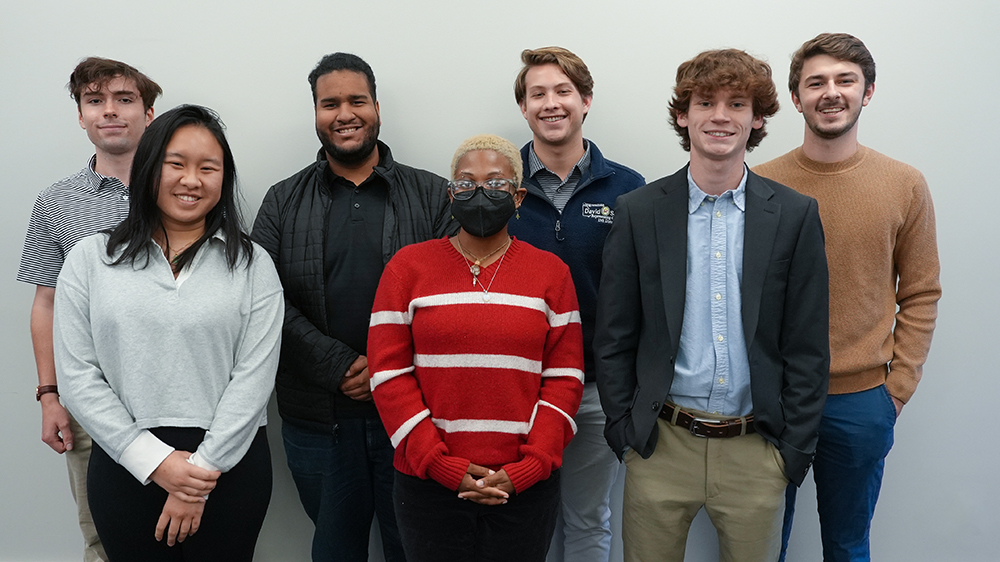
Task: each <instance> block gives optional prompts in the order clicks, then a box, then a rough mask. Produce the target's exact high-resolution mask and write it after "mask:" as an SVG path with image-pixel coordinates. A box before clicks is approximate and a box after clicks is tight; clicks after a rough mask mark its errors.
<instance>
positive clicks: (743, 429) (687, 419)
mask: <svg viewBox="0 0 1000 562" xmlns="http://www.w3.org/2000/svg"><path fill="white" fill-rule="evenodd" d="M660 417H661V418H663V419H665V420H667V421H668V422H670V423H672V424H674V425H679V426H681V427H683V428H684V429H686V430H688V431H690V432H691V435H694V436H695V437H721V438H726V437H739V436H741V435H746V434H748V433H753V432H754V431H756V430H755V429H754V427H753V413H751V414H750V415H748V416H744V417H742V418H733V419H729V420H708V419H705V418H697V417H695V416H693V415H692V414H690V413H688V412H685V411H684V410H682V409H680V408H679V407H678V406H674V405H673V404H664V405H663V409H662V410H660Z"/></svg>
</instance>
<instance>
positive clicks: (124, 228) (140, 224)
mask: <svg viewBox="0 0 1000 562" xmlns="http://www.w3.org/2000/svg"><path fill="white" fill-rule="evenodd" d="M187 125H197V126H199V127H204V128H205V129H207V130H208V131H209V132H210V133H212V135H213V136H214V137H215V140H217V141H219V145H220V146H221V147H222V193H221V196H220V198H219V203H218V204H217V205H216V206H215V207H214V208H213V209H212V210H210V211H209V212H208V214H207V215H205V232H204V234H202V235H201V238H199V239H198V240H196V241H195V243H194V244H191V246H190V247H188V248H187V249H186V250H184V251H183V252H182V253H181V254H180V255H178V256H177V259H176V262H175V263H174V264H173V265H174V267H176V268H177V269H178V270H180V269H183V268H184V266H186V265H187V264H189V263H190V262H191V260H193V259H194V256H195V254H196V253H197V252H198V248H200V247H201V245H202V244H204V243H205V241H206V240H208V239H209V238H211V237H212V234H214V233H215V231H216V230H221V231H222V234H224V235H225V238H226V261H227V262H228V263H229V269H231V270H232V269H235V268H236V265H237V264H238V263H239V262H240V260H241V258H243V257H244V256H245V257H246V262H247V265H249V264H250V261H251V260H252V259H253V244H252V243H251V242H250V237H249V236H247V234H246V231H245V229H244V227H243V218H242V216H241V214H240V210H239V206H238V205H237V201H236V197H237V193H236V164H235V162H234V161H233V151H232V150H231V149H230V148H229V143H228V142H227V141H226V133H225V125H223V123H222V120H221V119H219V115H218V114H217V113H216V112H214V111H212V110H211V109H208V108H207V107H202V106H200V105H181V106H177V107H175V108H173V109H171V110H170V111H167V112H165V113H163V114H162V115H160V116H159V117H157V118H156V119H154V120H153V122H152V123H151V124H150V125H149V127H147V128H146V132H145V133H143V135H142V138H141V139H140V140H139V146H138V147H136V150H135V158H134V159H133V160H132V173H131V175H130V176H129V202H128V211H129V212H128V217H127V218H126V219H125V220H123V221H122V222H121V224H119V225H118V226H117V227H115V228H114V229H113V230H112V231H111V236H110V238H109V239H108V250H107V251H108V256H109V257H114V255H115V253H116V252H117V251H118V250H119V249H120V248H122V247H123V246H124V249H123V250H122V253H121V255H120V256H118V258H117V259H116V260H115V261H114V262H113V263H112V265H118V264H120V263H123V262H125V261H130V262H131V263H132V264H133V265H135V262H136V260H137V259H139V258H145V260H146V261H145V263H144V264H143V267H145V266H146V265H148V264H149V251H150V247H151V246H150V243H149V242H150V239H151V238H153V234H154V233H155V232H157V231H160V232H161V233H162V234H163V237H164V239H166V236H167V233H166V230H165V229H164V228H163V224H162V221H161V217H160V208H159V207H158V206H157V204H156V200H157V196H158V195H159V191H160V176H161V174H162V170H163V157H164V154H165V153H166V151H167V145H168V144H169V143H170V139H172V138H173V136H174V133H175V132H177V129H180V128H181V127H184V126H187ZM167 243H168V244H169V241H168V242H167Z"/></svg>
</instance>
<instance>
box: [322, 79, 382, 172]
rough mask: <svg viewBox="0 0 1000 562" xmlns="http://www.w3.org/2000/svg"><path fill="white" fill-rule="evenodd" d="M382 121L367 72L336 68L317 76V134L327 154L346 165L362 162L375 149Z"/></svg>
mask: <svg viewBox="0 0 1000 562" xmlns="http://www.w3.org/2000/svg"><path fill="white" fill-rule="evenodd" d="M381 125H382V122H381V120H380V118H379V112H378V102H377V101H375V100H373V99H372V96H371V91H370V90H369V87H368V79H367V78H366V77H365V75H364V74H361V73H360V72H354V71H351V70H335V71H333V72H330V73H327V74H324V75H323V76H320V77H319V78H318V79H317V80H316V135H317V136H319V141H320V142H321V143H323V149H324V150H325V151H326V154H327V157H328V158H332V159H333V160H334V161H336V162H339V163H342V164H345V165H351V164H357V163H359V162H363V161H364V160H365V159H366V158H369V157H370V156H371V155H372V152H373V151H375V150H376V141H377V140H378V133H379V127H381Z"/></svg>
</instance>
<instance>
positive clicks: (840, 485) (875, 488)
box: [780, 385, 896, 562]
mask: <svg viewBox="0 0 1000 562" xmlns="http://www.w3.org/2000/svg"><path fill="white" fill-rule="evenodd" d="M895 424H896V406H895V404H893V401H892V397H891V396H889V391H888V390H886V388H885V385H882V386H879V387H876V388H873V389H871V390H865V391H863V392H854V393H851V394H831V395H830V396H828V397H827V399H826V407H825V408H824V410H823V419H822V421H821V422H820V426H819V443H818V444H817V446H816V459H815V460H814V461H813V478H814V479H815V481H816V508H817V510H818V511H819V523H820V536H821V537H822V539H823V560H824V561H825V562H868V561H869V560H871V555H870V552H869V531H870V529H871V522H872V516H873V515H874V514H875V503H876V502H877V501H878V492H879V489H880V488H881V487H882V471H883V469H884V468H885V457H886V455H888V454H889V449H891V448H892V440H893V427H894V426H895ZM795 490H796V488H795V486H794V485H789V486H788V488H787V489H786V490H785V500H786V503H785V524H784V529H783V536H782V539H783V540H782V548H781V558H780V560H781V562H784V560H785V549H786V548H787V546H788V537H789V536H790V535H791V531H792V517H793V515H794V511H795Z"/></svg>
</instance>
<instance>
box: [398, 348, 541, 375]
mask: <svg viewBox="0 0 1000 562" xmlns="http://www.w3.org/2000/svg"><path fill="white" fill-rule="evenodd" d="M413 364H414V365H416V366H417V367H431V368H434V367H437V368H442V369H444V368H472V369H516V370H518V371H525V372H528V373H535V374H538V373H541V372H542V362H541V361H532V360H531V359H526V358H524V357H520V356H517V355H488V354H485V353H454V354H448V355H426V354H415V355H414V356H413Z"/></svg>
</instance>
